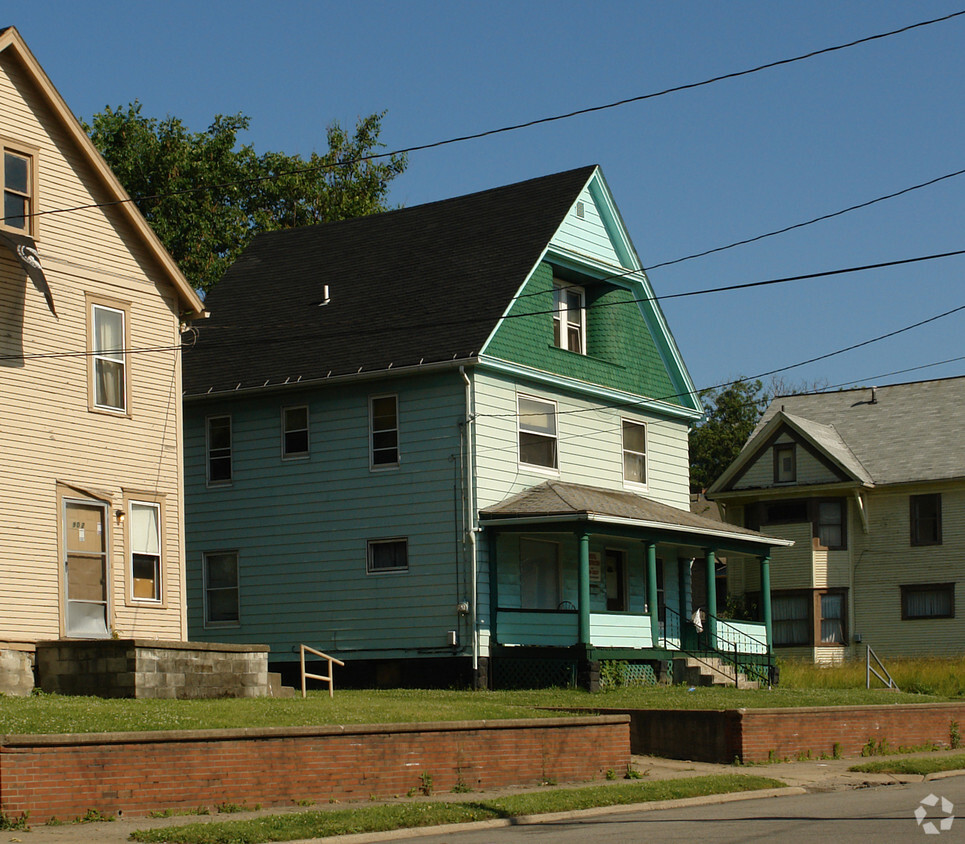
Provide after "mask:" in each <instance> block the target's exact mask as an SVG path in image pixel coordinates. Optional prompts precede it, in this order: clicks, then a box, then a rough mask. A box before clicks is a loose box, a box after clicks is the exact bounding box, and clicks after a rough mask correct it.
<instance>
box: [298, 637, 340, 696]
mask: <svg viewBox="0 0 965 844" xmlns="http://www.w3.org/2000/svg"><path fill="white" fill-rule="evenodd" d="M305 651H308V652H309V653H313V654H315V656H320V657H321V658H322V659H324V660H326V661H327V662H328V676H327V677H326V676H323V675H322V674H309V673H308V672H307V671H305ZM299 654H300V657H301V666H302V697H303V698H304V697H307V695H308V692H307V691H306V690H305V679H306V678H308V677H310V678H311V679H312V680H321V681H322V682H323V683H328V696H329V697H332V698H333V697H335V680H334V670H333V669H332V665H333V664H338V665H343V666H344V665H345V663H344V662H342V660H340V659H336V658H335V657H334V656H329V655H328V654H325V653H322V652H321V651H317V650H315V648H310V647H309V646H308V645H299Z"/></svg>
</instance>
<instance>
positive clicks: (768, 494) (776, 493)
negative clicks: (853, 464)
mask: <svg viewBox="0 0 965 844" xmlns="http://www.w3.org/2000/svg"><path fill="white" fill-rule="evenodd" d="M875 488H876V486H875V484H873V483H863V482H861V481H841V482H840V483H833V484H795V485H794V486H780V487H778V486H767V487H753V488H747V489H731V490H728V491H727V492H710V491H708V492H707V493H706V496H707V499H708V500H710V501H760V500H762V499H768V500H771V499H779V498H785V499H787V498H802V497H808V498H812V497H814V496H816V495H830V494H840V493H842V492H844V493H848V492H851V491H852V490H870V489H875Z"/></svg>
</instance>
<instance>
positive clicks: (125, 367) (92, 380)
mask: <svg viewBox="0 0 965 844" xmlns="http://www.w3.org/2000/svg"><path fill="white" fill-rule="evenodd" d="M86 307H87V353H88V354H87V406H88V410H90V411H91V412H93V413H107V414H110V415H111V416H128V417H130V416H131V367H130V363H129V361H128V356H127V350H128V349H129V348H130V346H131V337H130V333H131V328H130V326H131V303H130V302H122V301H119V300H117V299H107V298H104V297H102V296H94V295H91V294H89V293H88V294H87V296H86ZM98 311H108V312H112V313H117V314H120V316H121V333H122V334H123V337H122V343H123V348H122V349H121V351H120V353H117V351H116V350H98V348H97V339H96V336H97V325H98V320H97V313H98ZM107 351H113V353H114V355H115V356H113V357H112V356H110V355H108V354H107ZM102 361H103V362H107V363H112V364H117V365H119V366H120V367H121V376H120V389H121V391H122V392H123V401H122V403H121V405H119V406H118V405H110V404H101V403H98V401H97V399H98V396H97V393H98V388H97V381H98V375H99V373H100V371H101V370H100V368H99V367H98V363H100V362H102Z"/></svg>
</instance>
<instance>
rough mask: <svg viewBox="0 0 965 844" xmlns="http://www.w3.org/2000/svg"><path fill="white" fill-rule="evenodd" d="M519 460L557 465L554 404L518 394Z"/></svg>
mask: <svg viewBox="0 0 965 844" xmlns="http://www.w3.org/2000/svg"><path fill="white" fill-rule="evenodd" d="M517 410H518V414H519V415H518V418H519V462H520V463H526V464H528V465H530V466H541V467H543V468H546V469H556V468H557V457H556V444H557V433H556V403H555V402H551V401H544V400H542V399H534V398H530V397H529V396H519V397H518V405H517Z"/></svg>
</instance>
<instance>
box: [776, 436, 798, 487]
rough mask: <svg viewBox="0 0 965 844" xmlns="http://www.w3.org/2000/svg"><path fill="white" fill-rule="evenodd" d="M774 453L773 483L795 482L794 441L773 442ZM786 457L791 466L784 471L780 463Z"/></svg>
mask: <svg viewBox="0 0 965 844" xmlns="http://www.w3.org/2000/svg"><path fill="white" fill-rule="evenodd" d="M773 454H774V483H776V484H795V483H797V448H796V444H795V443H775V445H774V448H773ZM786 457H790V459H791V466H790V469H789V471H788V472H786V473H785V472H784V469H783V466H782V463H783V460H784V459H785V458H786Z"/></svg>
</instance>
